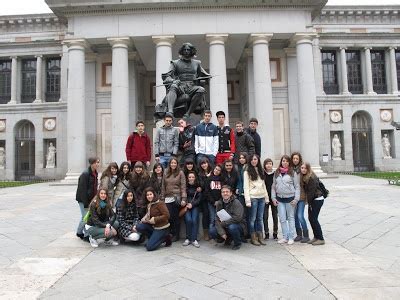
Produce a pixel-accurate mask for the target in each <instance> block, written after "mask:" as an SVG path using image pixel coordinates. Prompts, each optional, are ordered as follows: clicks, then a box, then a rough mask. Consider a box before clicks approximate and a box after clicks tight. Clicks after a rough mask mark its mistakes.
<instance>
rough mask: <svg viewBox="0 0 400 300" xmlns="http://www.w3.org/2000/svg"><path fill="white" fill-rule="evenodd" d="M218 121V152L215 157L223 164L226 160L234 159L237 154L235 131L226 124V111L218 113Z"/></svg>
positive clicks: (217, 162)
mask: <svg viewBox="0 0 400 300" xmlns="http://www.w3.org/2000/svg"><path fill="white" fill-rule="evenodd" d="M216 116H217V121H218V127H217V128H218V153H217V156H216V159H215V163H216V164H223V163H224V162H225V161H226V160H232V159H233V156H234V155H235V131H234V130H233V129H231V128H230V127H229V125H225V113H224V112H223V111H221V110H220V111H218V112H217V113H216Z"/></svg>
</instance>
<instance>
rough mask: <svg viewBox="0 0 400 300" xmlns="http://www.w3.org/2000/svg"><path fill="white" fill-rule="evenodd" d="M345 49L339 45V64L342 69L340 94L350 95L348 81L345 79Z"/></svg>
mask: <svg viewBox="0 0 400 300" xmlns="http://www.w3.org/2000/svg"><path fill="white" fill-rule="evenodd" d="M346 49H347V48H345V47H340V64H341V71H342V93H341V94H342V95H350V94H351V93H350V92H349V81H348V79H347V60H346Z"/></svg>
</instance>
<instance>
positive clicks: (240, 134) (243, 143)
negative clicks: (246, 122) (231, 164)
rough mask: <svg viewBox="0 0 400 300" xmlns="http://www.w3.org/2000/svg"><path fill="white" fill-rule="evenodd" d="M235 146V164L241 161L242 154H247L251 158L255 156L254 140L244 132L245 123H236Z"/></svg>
mask: <svg viewBox="0 0 400 300" xmlns="http://www.w3.org/2000/svg"><path fill="white" fill-rule="evenodd" d="M235 145H236V147H235V148H236V154H235V162H236V163H237V161H238V159H239V154H240V153H241V152H246V153H247V154H248V155H249V156H250V155H252V154H254V140H253V138H252V137H251V136H250V135H249V134H247V133H246V132H245V131H244V127H243V122H242V121H237V122H236V134H235Z"/></svg>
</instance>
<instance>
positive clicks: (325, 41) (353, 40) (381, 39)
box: [319, 32, 400, 49]
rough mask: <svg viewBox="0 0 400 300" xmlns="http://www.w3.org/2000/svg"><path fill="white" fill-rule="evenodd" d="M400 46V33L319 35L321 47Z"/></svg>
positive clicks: (337, 33) (336, 33)
mask: <svg viewBox="0 0 400 300" xmlns="http://www.w3.org/2000/svg"><path fill="white" fill-rule="evenodd" d="M398 45H400V33H364V34H362V33H343V32H342V33H340V32H335V33H319V47H320V48H322V49H324V48H332V49H334V48H337V49H339V48H341V47H345V48H365V47H370V48H389V47H397V46H398Z"/></svg>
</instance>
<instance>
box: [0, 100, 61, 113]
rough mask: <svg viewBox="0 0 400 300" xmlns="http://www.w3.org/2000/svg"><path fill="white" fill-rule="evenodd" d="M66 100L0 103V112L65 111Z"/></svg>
mask: <svg viewBox="0 0 400 300" xmlns="http://www.w3.org/2000/svg"><path fill="white" fill-rule="evenodd" d="M66 111H67V102H44V103H18V104H2V105H0V113H8V114H21V113H24V114H26V113H27V112H29V113H37V112H45V113H48V112H66Z"/></svg>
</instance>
